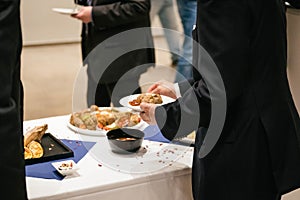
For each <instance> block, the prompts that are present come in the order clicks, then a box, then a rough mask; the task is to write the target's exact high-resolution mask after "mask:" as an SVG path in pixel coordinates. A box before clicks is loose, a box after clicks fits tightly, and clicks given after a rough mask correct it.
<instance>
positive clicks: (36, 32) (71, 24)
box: [21, 0, 181, 46]
mask: <svg viewBox="0 0 300 200" xmlns="http://www.w3.org/2000/svg"><path fill="white" fill-rule="evenodd" d="M73 2H74V1H73V0H22V1H21V20H22V31H23V44H24V46H27V45H45V44H53V43H68V42H79V41H80V33H81V22H80V21H78V20H77V19H74V18H71V17H70V16H69V15H62V14H58V13H56V12H53V11H52V8H73V7H74V3H73ZM176 9H177V8H176ZM176 14H177V13H176ZM175 17H177V18H178V16H177V15H176V16H175ZM178 22H180V21H179V20H178ZM152 25H153V26H155V27H160V26H161V25H160V22H159V21H158V19H157V17H156V18H155V19H154V21H153V23H152ZM179 26H181V25H179ZM180 28H181V27H180ZM153 35H154V36H160V35H163V32H162V31H158V32H154V33H153Z"/></svg>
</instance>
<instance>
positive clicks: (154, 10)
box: [150, 0, 180, 62]
mask: <svg viewBox="0 0 300 200" xmlns="http://www.w3.org/2000/svg"><path fill="white" fill-rule="evenodd" d="M175 12H176V11H175V8H174V4H173V0H151V11H150V17H151V20H153V19H154V17H155V16H156V15H157V16H158V17H159V20H160V23H161V25H162V27H163V28H166V29H171V30H174V31H178V23H177V21H176V18H175V17H174V15H175ZM165 37H166V40H167V44H168V47H169V49H170V51H171V52H173V53H171V55H172V58H171V59H172V61H173V62H174V61H178V54H179V52H180V41H179V40H178V38H177V37H176V36H175V35H173V34H168V33H167V32H165Z"/></svg>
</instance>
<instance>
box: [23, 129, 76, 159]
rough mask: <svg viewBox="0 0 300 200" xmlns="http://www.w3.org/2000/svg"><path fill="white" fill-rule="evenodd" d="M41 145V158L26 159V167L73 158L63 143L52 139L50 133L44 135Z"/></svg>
mask: <svg viewBox="0 0 300 200" xmlns="http://www.w3.org/2000/svg"><path fill="white" fill-rule="evenodd" d="M41 145H42V147H43V150H44V154H43V156H42V157H40V158H32V159H26V160H25V164H26V165H31V164H36V163H42V162H47V161H51V160H57V159H62V158H69V157H73V156H74V153H73V151H72V150H71V149H70V148H69V147H67V146H66V145H65V144H64V143H62V142H61V141H60V140H59V139H57V138H56V137H54V136H53V135H52V134H51V133H45V134H44V135H43V137H42V140H41Z"/></svg>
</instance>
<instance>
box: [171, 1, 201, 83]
mask: <svg viewBox="0 0 300 200" xmlns="http://www.w3.org/2000/svg"><path fill="white" fill-rule="evenodd" d="M177 7H178V13H179V16H180V19H181V24H182V27H183V33H184V40H183V44H182V56H180V57H179V60H178V64H177V68H176V69H177V74H176V77H175V82H179V81H181V80H183V79H190V78H192V71H193V66H192V64H191V63H192V57H193V55H192V52H193V39H192V31H193V27H194V25H195V24H196V12H197V0H177Z"/></svg>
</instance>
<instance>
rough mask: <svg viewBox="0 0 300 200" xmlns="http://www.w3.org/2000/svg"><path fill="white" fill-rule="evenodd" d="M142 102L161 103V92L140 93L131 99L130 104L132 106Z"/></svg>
mask: <svg viewBox="0 0 300 200" xmlns="http://www.w3.org/2000/svg"><path fill="white" fill-rule="evenodd" d="M142 102H145V103H153V104H161V103H162V102H163V100H162V98H161V96H160V95H159V94H153V93H144V94H140V95H139V96H138V97H137V98H136V99H133V100H132V101H129V104H130V105H132V106H139V105H140V104H141V103H142Z"/></svg>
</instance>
